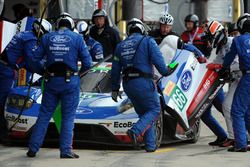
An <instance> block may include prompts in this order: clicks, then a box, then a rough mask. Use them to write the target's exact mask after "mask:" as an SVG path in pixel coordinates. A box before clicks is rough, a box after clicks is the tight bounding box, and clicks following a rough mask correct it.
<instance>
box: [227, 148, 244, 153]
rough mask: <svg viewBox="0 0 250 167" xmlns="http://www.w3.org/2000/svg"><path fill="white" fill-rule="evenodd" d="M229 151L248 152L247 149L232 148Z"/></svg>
mask: <svg viewBox="0 0 250 167" xmlns="http://www.w3.org/2000/svg"><path fill="white" fill-rule="evenodd" d="M227 151H229V152H247V148H236V147H231V148H229V149H228V150H227Z"/></svg>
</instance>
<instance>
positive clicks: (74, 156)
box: [60, 152, 79, 159]
mask: <svg viewBox="0 0 250 167" xmlns="http://www.w3.org/2000/svg"><path fill="white" fill-rule="evenodd" d="M60 158H75V159H77V158H79V155H77V154H75V153H73V152H71V153H68V154H61V155H60Z"/></svg>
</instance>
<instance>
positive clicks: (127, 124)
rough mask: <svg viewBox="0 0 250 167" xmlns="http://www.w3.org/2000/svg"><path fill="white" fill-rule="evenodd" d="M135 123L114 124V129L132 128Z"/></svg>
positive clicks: (116, 122)
mask: <svg viewBox="0 0 250 167" xmlns="http://www.w3.org/2000/svg"><path fill="white" fill-rule="evenodd" d="M134 124H135V123H134V122H131V121H128V122H118V121H115V122H114V128H130V127H132V126H133V125H134Z"/></svg>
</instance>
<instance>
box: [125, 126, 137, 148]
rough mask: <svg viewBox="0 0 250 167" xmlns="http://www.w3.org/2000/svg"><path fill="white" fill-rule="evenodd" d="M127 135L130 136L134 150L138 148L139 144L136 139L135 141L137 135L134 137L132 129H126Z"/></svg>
mask: <svg viewBox="0 0 250 167" xmlns="http://www.w3.org/2000/svg"><path fill="white" fill-rule="evenodd" d="M127 135H128V137H129V138H130V140H131V141H132V144H133V146H134V149H136V150H139V149H140V147H139V144H138V141H137V137H136V134H135V133H134V132H133V131H132V130H130V129H129V130H128V131H127Z"/></svg>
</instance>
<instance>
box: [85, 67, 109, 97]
mask: <svg viewBox="0 0 250 167" xmlns="http://www.w3.org/2000/svg"><path fill="white" fill-rule="evenodd" d="M110 70H111V68H110V67H104V68H103V67H98V68H94V69H92V70H91V71H90V72H89V73H87V74H86V75H85V76H83V77H82V78H81V91H82V92H92V93H110V92H111V76H110V72H111V71H110Z"/></svg>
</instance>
